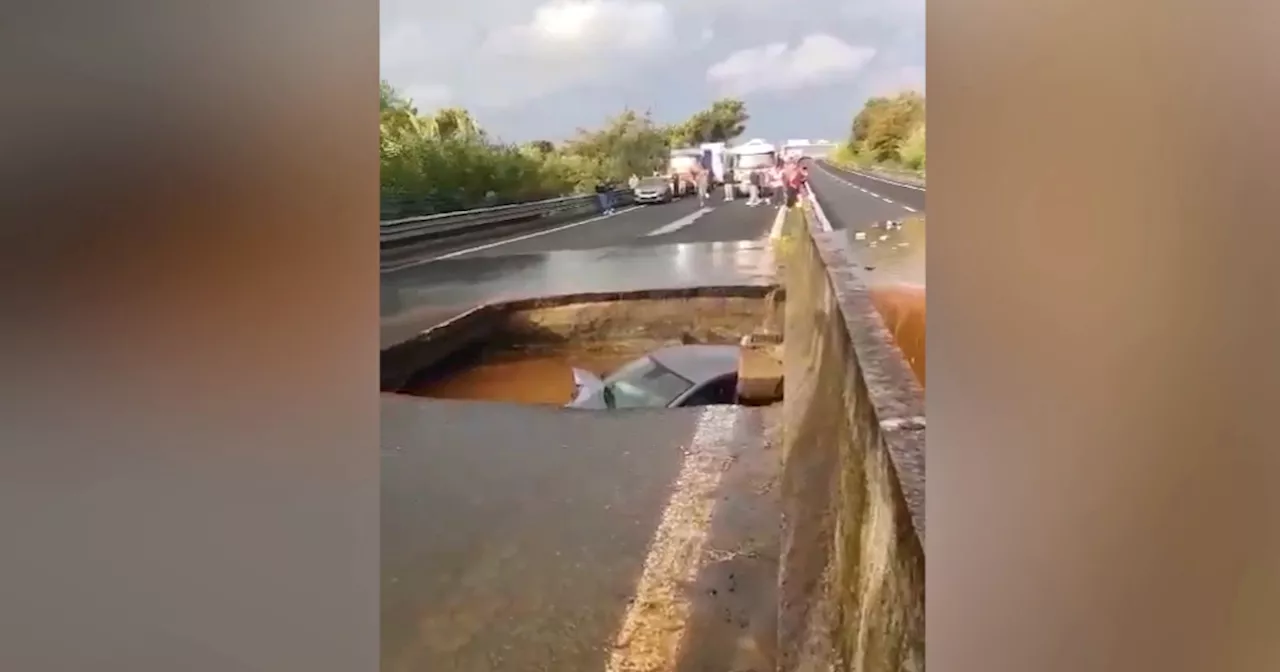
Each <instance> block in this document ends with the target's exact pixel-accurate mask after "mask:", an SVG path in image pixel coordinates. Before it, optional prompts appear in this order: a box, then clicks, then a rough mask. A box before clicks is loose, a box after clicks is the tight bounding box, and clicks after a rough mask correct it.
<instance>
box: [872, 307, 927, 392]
mask: <svg viewBox="0 0 1280 672" xmlns="http://www.w3.org/2000/svg"><path fill="white" fill-rule="evenodd" d="M871 299H872V301H874V302H875V304H876V309H878V310H879V311H880V314H881V316H883V317H884V323H885V326H886V327H888V328H889V332H890V333H892V334H893V338H894V340H895V341H897V343H898V347H899V348H901V349H902V354H903V355H905V356H906V358H907V363H908V364H910V365H911V370H912V371H913V372H914V373H915V374H916V378H917V379H918V380H919V381H920V386H921V387H924V384H925V379H924V359H925V347H924V344H925V337H924V332H925V289H924V286H923V285H909V284H884V285H878V286H875V287H873V288H872V289H871Z"/></svg>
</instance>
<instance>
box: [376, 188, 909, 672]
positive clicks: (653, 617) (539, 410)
mask: <svg viewBox="0 0 1280 672" xmlns="http://www.w3.org/2000/svg"><path fill="white" fill-rule="evenodd" d="M823 179H824V178H822V177H817V178H815V187H816V188H817V190H818V191H819V194H820V200H822V201H823V204H824V208H826V209H827V211H828V216H832V215H833V213H834V214H835V217H832V219H833V221H837V220H836V217H839V218H840V219H839V220H838V223H839V227H840V228H844V227H845V226H846V224H847V225H849V226H848V228H849V229H850V231H852V230H853V229H855V228H856V227H861V226H864V225H865V224H867V223H870V222H872V221H876V220H878V219H882V218H885V216H884V213H885V212H888V211H884V210H881V209H879V208H881V206H884V207H888V206H889V205H890V204H886V203H884V202H883V201H882V200H879V199H873V198H871V197H870V196H867V195H866V194H863V193H862V192H861V191H859V190H858V189H856V188H853V189H850V188H849V187H848V186H847V185H842V184H841V183H840V182H839V181H836V180H829V181H826V182H824V181H823ZM837 187H839V188H840V189H845V190H846V191H845V192H841V191H837V190H836V188H837ZM846 192H847V193H846ZM895 212H899V213H900V212H902V210H901V209H899V210H897V211H895ZM775 213H776V210H774V209H773V208H747V207H746V206H745V204H743V203H742V202H740V201H739V202H735V203H721V204H719V205H716V206H715V207H713V208H712V209H711V210H710V211H708V212H700V209H699V208H698V207H697V204H696V203H693V202H691V201H685V202H680V203H675V204H670V205H665V206H653V207H648V208H640V209H637V210H634V211H629V212H623V213H621V214H619V215H616V216H614V217H610V218H605V219H601V220H598V221H592V222H588V223H584V224H581V225H578V226H573V227H569V228H565V229H563V230H561V231H555V232H551V233H546V234H545V235H537V236H532V237H527V238H524V239H521V240H515V241H511V242H506V243H502V244H500V245H489V246H486V247H485V249H482V250H475V251H472V252H465V253H463V254H460V255H458V256H456V257H453V258H449V259H442V260H439V261H434V262H431V263H427V264H423V265H420V266H416V267H413V268H409V269H405V270H402V271H398V272H395V273H389V274H385V275H383V278H382V306H381V317H382V323H381V326H382V345H383V347H386V346H388V345H391V344H393V343H395V342H399V341H402V340H405V339H407V338H409V337H411V336H412V335H414V334H416V333H417V332H418V331H421V330H422V329H425V328H427V327H430V326H432V325H434V324H436V323H438V322H440V321H442V320H443V319H447V318H448V317H451V316H453V315H456V314H457V313H459V312H462V311H464V310H467V309H469V308H471V307H473V306H475V305H477V304H479V303H483V302H487V301H493V300H497V299H502V298H524V297H530V296H543V295H550V294H561V293H571V292H583V291H625V290H633V289H653V288H675V287H686V286H705V285H732V284H754V285H768V284H772V283H773V282H774V276H773V259H772V254H771V253H770V252H769V250H768V247H767V245H766V244H765V243H764V242H763V240H764V239H765V238H766V237H767V234H768V230H769V227H770V226H771V225H772V222H773V218H774V215H775ZM899 216H901V215H899ZM651 234H654V235H651ZM851 235H852V234H851ZM851 242H852V238H851ZM508 373H509V372H508ZM459 396H462V395H461V394H460V395H459ZM381 408H382V486H383V487H382V529H381V538H382V562H383V568H382V657H383V664H382V669H383V670H386V671H388V672H410V671H416V670H431V671H432V672H436V671H440V672H449V671H454V670H459V671H461V670H465V671H473V670H474V671H488V670H520V671H524V670H531V671H536V670H548V671H550V670H554V671H556V672H563V671H570V670H608V671H615V670H616V671H621V670H633V669H634V670H678V671H679V672H702V671H706V672H711V671H715V672H745V671H746V670H759V671H763V670H767V669H772V667H773V662H772V651H773V644H774V643H773V639H772V638H773V634H774V632H775V629H774V628H775V622H774V615H773V613H772V606H773V604H774V595H773V586H774V583H775V578H776V575H777V543H778V540H777V536H776V535H777V530H778V510H777V506H776V492H775V490H774V488H773V483H774V479H775V477H776V472H777V466H778V464H777V460H778V457H779V455H778V453H779V451H778V450H776V449H774V448H770V447H769V445H768V444H767V443H766V439H765V438H764V434H765V432H764V431H763V429H764V427H765V425H766V424H767V423H766V417H767V415H768V413H770V412H771V409H759V408H755V409H745V408H736V407H720V408H713V409H681V410H674V411H669V410H659V411H633V412H619V413H593V412H580V411H568V410H564V409H560V408H552V407H546V406H531V405H517V404H504V403H498V402H475V401H449V400H439V399H424V398H420V397H411V396H400V395H383V397H382V402H381Z"/></svg>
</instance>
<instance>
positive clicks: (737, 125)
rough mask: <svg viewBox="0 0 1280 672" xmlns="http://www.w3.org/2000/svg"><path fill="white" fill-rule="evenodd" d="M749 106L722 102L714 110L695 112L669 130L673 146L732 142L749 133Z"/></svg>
mask: <svg viewBox="0 0 1280 672" xmlns="http://www.w3.org/2000/svg"><path fill="white" fill-rule="evenodd" d="M750 119H751V117H750V115H748V114H747V104H746V103H744V102H742V101H741V100H737V99H735V98H721V99H720V100H717V101H715V102H713V103H711V107H709V108H707V109H705V110H700V111H698V112H695V113H694V114H693V116H691V117H689V118H688V119H687V120H685V121H684V122H682V123H680V124H676V125H675V126H673V127H672V128H671V129H670V132H669V134H668V135H669V138H670V141H671V144H673V145H677V146H690V145H697V144H701V143H704V142H729V141H730V140H733V139H734V138H737V137H738V136H740V135H742V134H743V133H745V132H746V130H747V121H748V120H750Z"/></svg>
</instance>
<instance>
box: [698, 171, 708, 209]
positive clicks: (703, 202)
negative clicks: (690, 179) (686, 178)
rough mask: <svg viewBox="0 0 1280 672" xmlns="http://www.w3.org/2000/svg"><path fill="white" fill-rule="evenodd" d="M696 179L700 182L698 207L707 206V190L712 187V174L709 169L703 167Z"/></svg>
mask: <svg viewBox="0 0 1280 672" xmlns="http://www.w3.org/2000/svg"><path fill="white" fill-rule="evenodd" d="M694 179H696V180H697V182H698V207H699V208H705V207H707V192H708V191H709V190H710V189H711V175H710V174H709V173H708V171H707V169H705V168H701V169H699V170H698V173H697V175H696V176H695V177H694Z"/></svg>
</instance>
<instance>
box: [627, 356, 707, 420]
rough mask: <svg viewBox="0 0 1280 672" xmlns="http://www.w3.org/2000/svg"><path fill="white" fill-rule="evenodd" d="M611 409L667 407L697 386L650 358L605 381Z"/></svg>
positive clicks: (631, 364)
mask: <svg viewBox="0 0 1280 672" xmlns="http://www.w3.org/2000/svg"><path fill="white" fill-rule="evenodd" d="M605 387H606V388H608V390H609V392H610V394H608V395H607V397H606V401H607V402H608V403H609V406H610V408H655V407H665V406H667V405H668V404H670V403H671V402H672V401H674V400H675V398H676V397H679V396H680V395H681V394H684V393H685V391H686V390H688V389H689V388H691V387H693V383H692V382H690V381H689V380H687V379H685V378H684V377H682V376H679V375H677V374H676V373H675V372H674V371H672V370H671V369H668V368H667V367H665V366H662V365H661V364H659V363H657V362H655V361H654V360H653V359H651V358H649V357H641V358H640V359H637V360H636V361H634V362H632V363H630V364H628V365H626V366H624V367H622V368H621V369H618V370H617V371H615V372H614V373H613V375H611V376H609V377H608V378H607V379H605Z"/></svg>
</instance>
